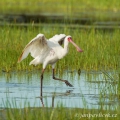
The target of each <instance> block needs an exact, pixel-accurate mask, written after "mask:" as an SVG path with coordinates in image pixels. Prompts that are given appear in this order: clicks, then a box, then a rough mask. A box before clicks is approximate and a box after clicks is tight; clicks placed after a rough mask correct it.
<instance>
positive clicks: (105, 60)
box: [0, 25, 120, 72]
mask: <svg viewBox="0 0 120 120" xmlns="http://www.w3.org/2000/svg"><path fill="white" fill-rule="evenodd" d="M0 29H1V31H2V32H1V34H0V60H1V62H0V66H1V70H2V71H6V72H9V71H14V70H18V71H19V70H33V69H40V68H41V65H40V66H36V67H34V66H29V62H30V61H31V60H32V57H30V56H28V57H27V58H26V59H25V60H23V61H22V62H21V63H19V64H17V59H18V57H19V56H20V54H21V52H22V50H23V48H24V47H25V45H26V44H27V43H28V42H29V41H30V40H31V39H32V38H34V37H35V36H36V35H37V34H38V33H43V34H45V36H46V37H47V38H50V37H52V36H53V35H55V34H60V33H64V34H66V35H71V36H72V38H73V40H74V41H75V43H76V44H78V46H80V47H81V48H82V49H83V50H84V52H83V53H78V52H77V51H76V49H75V48H74V46H72V45H71V44H69V53H68V55H67V56H66V57H65V58H63V59H62V60H60V61H59V62H58V64H57V68H59V69H61V70H62V69H67V68H71V69H84V70H88V71H89V70H91V69H93V70H99V69H100V70H101V69H105V70H107V69H117V68H118V66H119V52H120V47H119V44H120V41H119V34H120V31H119V30H117V29H116V30H114V31H112V32H103V31H99V30H95V29H94V28H93V29H90V30H80V29H78V28H77V29H68V27H67V25H66V26H65V27H64V28H62V29H60V28H59V27H55V28H51V27H47V28H46V27H45V26H43V27H40V28H35V27H34V26H32V25H30V26H29V27H27V28H24V27H9V26H5V27H0ZM49 68H51V67H50V66H49V67H48V69H49Z"/></svg>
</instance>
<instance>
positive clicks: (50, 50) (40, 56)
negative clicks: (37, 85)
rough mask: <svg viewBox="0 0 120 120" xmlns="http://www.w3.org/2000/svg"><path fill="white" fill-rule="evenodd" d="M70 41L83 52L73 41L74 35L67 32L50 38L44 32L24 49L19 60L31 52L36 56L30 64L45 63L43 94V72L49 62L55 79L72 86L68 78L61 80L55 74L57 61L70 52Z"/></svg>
mask: <svg viewBox="0 0 120 120" xmlns="http://www.w3.org/2000/svg"><path fill="white" fill-rule="evenodd" d="M69 43H72V44H73V45H74V46H75V47H76V49H77V51H78V52H82V50H81V49H80V48H79V47H78V46H77V45H76V44H75V43H74V42H73V40H72V37H71V36H70V35H68V36H66V35H65V34H59V35H55V36H53V37H52V38H50V39H49V40H48V39H47V38H46V37H45V36H44V34H38V35H37V36H36V37H35V38H33V39H32V40H31V41H30V42H29V43H28V44H27V45H26V46H25V48H24V49H23V52H22V54H21V55H20V57H19V59H18V62H21V61H22V60H23V59H25V58H26V57H27V56H28V54H29V53H30V54H31V56H32V57H33V58H34V59H33V60H32V61H31V62H30V65H31V64H33V65H38V64H43V69H42V73H41V96H42V80H43V73H44V70H45V68H46V66H47V65H48V64H51V65H52V69H53V79H55V80H60V81H62V82H65V84H66V85H68V86H72V85H71V84H70V83H69V82H68V81H67V80H61V79H59V78H56V77H55V76H54V67H55V63H56V62H57V61H58V60H59V59H62V58H63V57H64V56H65V55H66V54H67V53H68V50H69V48H68V45H69ZM62 44H64V47H62V46H61V45H62ZM73 57H74V56H73Z"/></svg>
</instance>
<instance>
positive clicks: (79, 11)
mask: <svg viewBox="0 0 120 120" xmlns="http://www.w3.org/2000/svg"><path fill="white" fill-rule="evenodd" d="M113 21H114V22H113ZM119 21H120V0H59V1H56V0H29V1H28V0H0V23H2V22H10V23H11V22H12V23H30V22H34V23H40V22H45V23H46V22H47V23H49V22H58V23H75V24H82V25H83V24H92V25H101V24H102V25H108V24H110V25H114V24H117V25H118V24H119Z"/></svg>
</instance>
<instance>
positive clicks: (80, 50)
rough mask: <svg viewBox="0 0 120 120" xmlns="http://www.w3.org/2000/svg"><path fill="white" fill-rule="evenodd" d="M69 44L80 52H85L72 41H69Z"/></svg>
mask: <svg viewBox="0 0 120 120" xmlns="http://www.w3.org/2000/svg"><path fill="white" fill-rule="evenodd" d="M69 42H71V43H72V44H73V45H74V46H75V47H76V49H77V51H78V52H83V50H82V49H81V48H79V47H78V46H77V45H76V44H75V43H74V42H73V40H72V39H70V40H69Z"/></svg>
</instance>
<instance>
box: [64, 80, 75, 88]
mask: <svg viewBox="0 0 120 120" xmlns="http://www.w3.org/2000/svg"><path fill="white" fill-rule="evenodd" d="M65 84H66V85H67V86H70V87H73V85H72V84H70V83H69V82H68V81H67V80H65Z"/></svg>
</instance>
